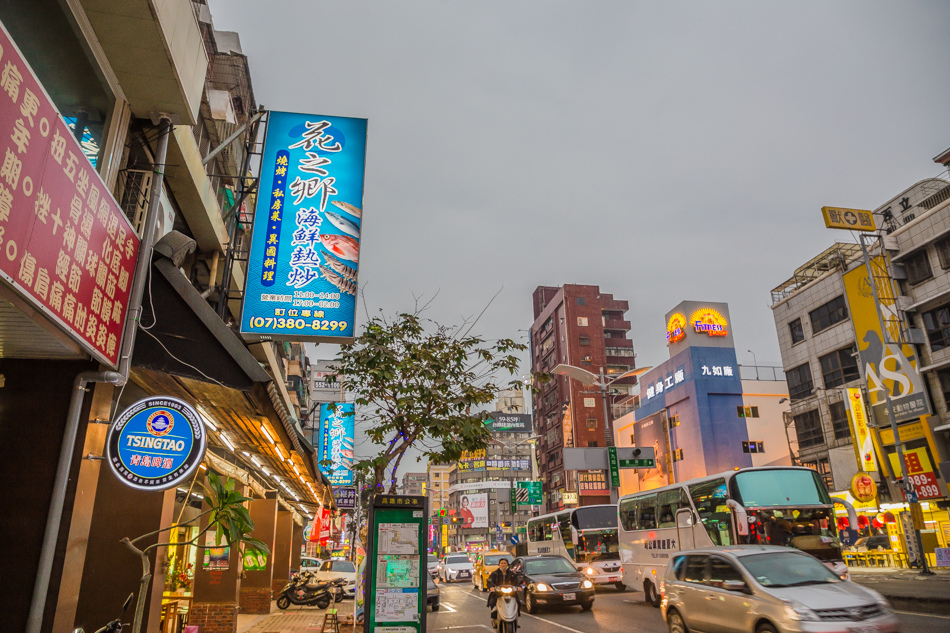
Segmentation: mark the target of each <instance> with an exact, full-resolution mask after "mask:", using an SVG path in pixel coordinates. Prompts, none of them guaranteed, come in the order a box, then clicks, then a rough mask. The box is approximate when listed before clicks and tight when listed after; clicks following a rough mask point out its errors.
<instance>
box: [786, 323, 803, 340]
mask: <svg viewBox="0 0 950 633" xmlns="http://www.w3.org/2000/svg"><path fill="white" fill-rule="evenodd" d="M788 329H789V332H791V334H792V345H794V344H795V343H801V342H802V341H804V340H805V330H804V329H802V320H801V319H795V320H794V321H792V322H791V323H789V324H788Z"/></svg>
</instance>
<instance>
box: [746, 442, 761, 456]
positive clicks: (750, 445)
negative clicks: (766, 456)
mask: <svg viewBox="0 0 950 633" xmlns="http://www.w3.org/2000/svg"><path fill="white" fill-rule="evenodd" d="M742 452H743V453H764V452H765V442H753V441H749V442H742Z"/></svg>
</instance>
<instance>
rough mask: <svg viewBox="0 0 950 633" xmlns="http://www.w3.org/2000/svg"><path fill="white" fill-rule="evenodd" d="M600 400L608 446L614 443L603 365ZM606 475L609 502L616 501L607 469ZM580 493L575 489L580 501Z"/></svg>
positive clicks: (601, 369)
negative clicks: (602, 407)
mask: <svg viewBox="0 0 950 633" xmlns="http://www.w3.org/2000/svg"><path fill="white" fill-rule="evenodd" d="M600 400H601V402H602V403H603V405H604V427H605V428H606V430H607V433H606V435H607V438H606V439H607V442H606V444H607V446H608V447H610V446H613V445H614V428H613V422H612V421H611V419H610V407H609V406H607V380H606V378H605V377H604V368H603V367H601V368H600ZM606 475H607V476H606V479H607V489H608V490H610V503H617V489H616V488H614V487H613V485H612V484H611V483H610V472H609V471H608V472H607V473H606ZM580 494H581V491H580V490H578V491H577V496H578V501H580ZM578 505H580V504H578Z"/></svg>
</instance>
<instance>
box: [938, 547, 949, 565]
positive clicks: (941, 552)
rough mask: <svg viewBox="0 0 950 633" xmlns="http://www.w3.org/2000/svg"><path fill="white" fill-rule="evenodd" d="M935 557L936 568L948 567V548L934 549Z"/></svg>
mask: <svg viewBox="0 0 950 633" xmlns="http://www.w3.org/2000/svg"><path fill="white" fill-rule="evenodd" d="M934 554H935V555H936V556H937V567H950V547H937V548H934Z"/></svg>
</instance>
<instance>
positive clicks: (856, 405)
mask: <svg viewBox="0 0 950 633" xmlns="http://www.w3.org/2000/svg"><path fill="white" fill-rule="evenodd" d="M845 402H846V403H847V407H848V413H849V417H850V420H851V439H852V441H853V442H854V447H855V450H856V451H857V453H858V468H859V469H860V470H863V471H864V472H868V473H869V472H874V471H876V470H877V462H876V461H875V460H874V443H873V442H872V440H871V431H870V429H868V418H867V414H866V413H865V409H864V394H863V393H862V392H861V389H859V388H856V387H855V388H849V389H845Z"/></svg>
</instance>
